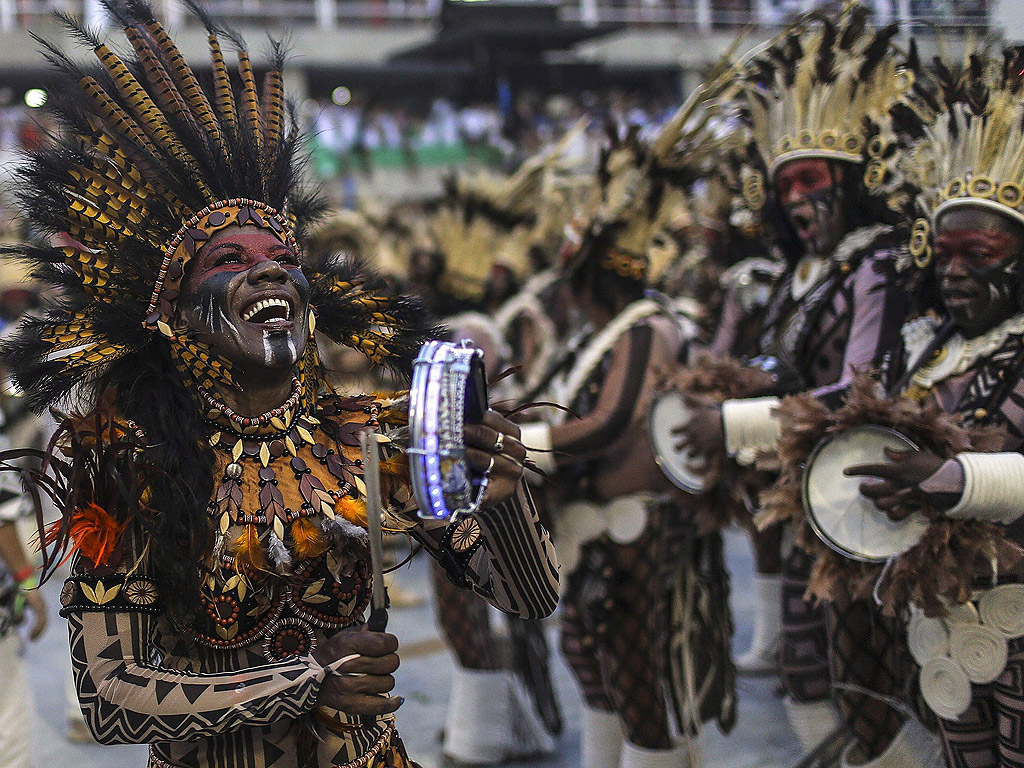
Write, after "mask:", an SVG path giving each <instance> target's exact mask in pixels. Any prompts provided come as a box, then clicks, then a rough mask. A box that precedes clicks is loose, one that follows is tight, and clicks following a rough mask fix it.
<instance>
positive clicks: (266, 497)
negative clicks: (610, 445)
mask: <svg viewBox="0 0 1024 768" xmlns="http://www.w3.org/2000/svg"><path fill="white" fill-rule="evenodd" d="M379 406H380V403H379V401H375V400H374V399H373V398H365V397H364V398H347V399H344V398H324V399H322V400H321V401H320V402H319V404H318V409H317V412H316V414H317V415H316V417H314V418H310V417H302V416H299V417H296V419H295V422H294V424H295V425H298V427H299V428H298V429H297V430H295V431H294V432H292V433H289V434H290V435H291V438H290V439H291V444H290V445H287V446H286V445H283V444H279V443H281V442H282V440H281V439H275V441H270V442H269V444H268V443H267V442H266V441H263V442H261V441H260V440H259V439H255V440H252V441H250V440H248V439H246V440H245V441H244V443H243V441H241V440H239V442H238V445H239V446H241V447H240V448H238V447H236V446H235V444H234V442H235V441H234V436H231V435H226V433H223V434H222V433H218V434H215V435H212V436H211V443H215V444H217V445H216V447H217V450H216V454H217V467H216V471H217V472H218V476H222V477H223V480H222V481H221V482H220V485H219V486H217V490H216V492H215V496H214V498H213V500H212V501H211V504H210V513H211V525H212V527H213V528H214V530H215V531H217V532H218V536H217V544H216V546H215V547H214V551H213V554H212V555H211V562H210V563H208V564H207V567H208V571H207V573H208V576H207V577H206V579H205V581H204V582H203V586H202V593H201V595H200V600H199V603H198V604H197V605H196V610H195V612H194V614H193V615H191V616H187V617H181V616H173V615H170V614H169V613H168V612H167V611H166V610H165V609H164V607H163V606H162V603H161V595H160V583H159V580H158V579H157V578H156V577H155V576H154V575H153V574H151V573H149V572H148V571H147V563H148V561H147V557H146V554H145V553H146V550H145V546H146V545H145V544H144V543H143V542H141V541H140V540H139V537H138V536H137V535H133V533H132V531H131V530H130V529H129V532H128V534H126V537H125V540H126V545H125V546H124V550H125V554H124V555H122V557H121V558H120V560H119V561H118V562H116V563H115V562H111V563H110V564H109V566H108V567H89V565H88V564H86V563H85V562H83V558H79V561H78V566H77V567H76V568H75V570H74V574H73V575H72V577H71V578H69V579H68V580H67V582H66V584H65V586H64V590H63V593H62V595H61V602H62V605H63V609H62V613H63V615H65V616H66V617H67V619H68V621H69V624H70V633H71V655H72V662H73V666H74V672H75V679H76V684H77V688H78V692H79V697H80V700H81V704H82V709H83V712H84V713H85V716H86V720H87V722H88V724H89V726H90V729H91V730H92V732H93V734H94V735H95V737H96V738H97V740H98V741H100V742H101V743H105V744H126V743H150V744H151V745H152V746H151V765H152V766H154V767H156V768H162V767H163V766H180V767H181V768H328V767H331V766H346V767H352V768H355V767H356V766H387V767H388V768H391V767H392V766H395V767H396V768H401V767H402V766H405V765H407V764H408V763H407V762H406V759H405V757H404V750H403V748H402V747H401V744H400V741H399V740H398V738H397V734H396V732H395V724H394V718H395V716H394V715H388V716H384V717H380V718H377V719H376V720H375V721H373V722H369V723H367V722H365V721H362V720H359V719H358V718H349V717H348V716H346V715H345V713H343V712H337V711H331V710H328V709H326V708H324V707H316V708H315V709H314V707H315V704H316V698H317V692H318V690H319V687H320V684H321V682H322V681H323V679H324V675H325V671H324V669H323V668H322V667H321V666H320V665H319V664H318V663H317V662H316V661H315V660H314V658H313V657H312V655H311V651H312V650H313V649H314V647H315V646H316V644H317V643H320V642H323V641H324V639H325V638H326V637H329V636H330V635H332V634H333V633H335V632H338V631H340V630H342V629H344V628H346V627H355V626H359V625H360V624H362V623H363V622H364V612H365V609H366V607H367V605H368V602H369V596H370V590H371V586H372V584H371V576H370V568H369V554H368V547H367V543H366V534H365V530H364V529H363V527H362V521H361V520H360V519H359V517H360V512H361V510H360V508H359V506H358V504H353V503H352V501H353V498H352V497H350V496H348V495H347V491H349V490H350V489H352V488H353V486H356V487H358V486H360V484H361V482H362V481H361V473H362V471H361V466H360V465H359V463H357V458H356V457H358V455H359V452H358V448H357V447H355V446H356V445H358V439H357V434H356V433H357V431H358V430H357V429H356V426H359V427H361V426H363V425H364V424H368V423H369V422H370V421H371V420H373V419H375V418H376V417H377V415H378V412H379ZM375 423H376V422H375ZM218 435H220V443H217V438H218ZM225 435H226V436H225ZM221 444H223V447H221ZM394 464H395V462H391V463H390V464H389V462H387V461H385V462H383V463H382V482H381V486H382V491H383V492H384V496H385V504H387V505H389V507H390V511H389V512H388V514H386V519H385V525H386V526H387V527H388V528H389V529H390V530H402V531H406V532H408V533H409V534H410V535H411V536H413V537H414V538H415V539H416V540H417V541H418V542H420V543H422V544H423V545H424V548H425V549H427V550H428V552H430V554H431V555H433V556H434V557H435V558H436V559H437V560H438V561H439V562H440V563H441V564H442V566H443V567H444V569H445V570H446V572H447V573H448V575H449V577H450V578H452V580H453V581H455V582H456V583H458V584H460V585H461V586H464V587H466V588H469V589H472V590H474V591H475V592H477V593H478V594H480V595H481V596H482V597H483V598H484V599H486V600H487V601H488V602H490V603H491V604H492V605H494V606H495V607H497V608H499V609H500V610H503V611H506V612H508V613H512V614H516V615H519V616H523V617H525V618H540V617H543V616H546V615H548V614H550V613H551V611H553V610H554V607H555V604H556V602H557V588H558V587H557V583H558V576H557V564H556V561H555V557H554V554H553V549H552V547H551V542H550V540H549V537H548V534H547V531H545V530H544V528H543V527H542V526H541V524H540V523H539V521H538V518H537V513H536V510H535V508H534V506H533V502H532V500H531V498H530V495H529V492H528V491H527V490H526V488H525V486H522V487H521V488H520V490H519V492H518V494H517V495H516V496H514V497H512V498H511V499H509V500H508V501H506V502H504V503H503V504H501V505H499V506H496V507H492V508H489V509H483V510H481V511H480V512H479V513H478V514H476V515H475V516H473V517H464V518H460V519H459V520H458V521H457V522H456V523H453V524H451V525H446V524H445V523H444V522H439V521H430V522H428V521H423V520H420V519H419V518H418V517H416V515H415V510H414V509H411V508H410V504H409V503H408V502H409V492H408V485H407V483H406V482H405V481H404V480H398V479H396V477H395V476H384V473H385V472H388V471H392V472H393V471H394V470H393V467H394ZM239 467H241V469H239ZM387 467H391V468H392V469H390V470H389V469H388V468H387ZM321 502H322V503H321ZM250 535H251V536H253V537H255V538H254V540H253V543H256V544H257V546H256V548H255V549H251V548H250V549H249V550H246V549H245V539H246V537H247V536H250ZM268 542H269V545H267V543H268ZM149 546H151V547H152V546H159V542H149ZM264 547H265V548H264ZM128 553H131V554H128ZM197 567H198V564H197Z"/></svg>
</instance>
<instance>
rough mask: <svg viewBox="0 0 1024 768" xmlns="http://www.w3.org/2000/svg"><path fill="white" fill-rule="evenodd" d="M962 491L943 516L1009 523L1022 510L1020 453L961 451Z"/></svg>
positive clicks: (1023, 481)
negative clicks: (957, 499)
mask: <svg viewBox="0 0 1024 768" xmlns="http://www.w3.org/2000/svg"><path fill="white" fill-rule="evenodd" d="M956 460H957V461H959V462H960V465H961V466H962V467H963V468H964V495H963V496H961V497H960V501H959V502H958V503H957V505H956V506H955V507H953V508H952V509H951V510H949V511H948V512H947V513H946V516H947V517H952V518H957V519H961V520H962V519H965V518H974V519H976V520H987V521H989V522H993V523H1003V524H1006V525H1009V524H1010V523H1012V522H1013V521H1014V520H1016V519H1017V518H1018V517H1020V516H1021V514H1024V456H1022V455H1021V454H1019V453H961V454H958V455H957V457H956Z"/></svg>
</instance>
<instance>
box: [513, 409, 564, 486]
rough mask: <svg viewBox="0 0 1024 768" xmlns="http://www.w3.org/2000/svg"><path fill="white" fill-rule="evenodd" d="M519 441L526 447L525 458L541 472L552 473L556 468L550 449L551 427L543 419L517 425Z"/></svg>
mask: <svg viewBox="0 0 1024 768" xmlns="http://www.w3.org/2000/svg"><path fill="white" fill-rule="evenodd" d="M519 429H520V431H521V433H522V434H521V435H520V437H519V440H520V442H522V444H523V445H524V446H525V447H526V459H527V461H532V462H533V463H534V464H536V465H537V468H538V469H540V470H541V471H543V472H548V473H552V472H554V471H555V470H556V469H558V465H557V464H556V463H555V454H554V453H553V452H552V451H551V427H550V426H548V425H547V424H545V423H544V422H543V421H532V422H530V423H529V424H521V425H520V427H519Z"/></svg>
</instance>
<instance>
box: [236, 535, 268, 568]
mask: <svg viewBox="0 0 1024 768" xmlns="http://www.w3.org/2000/svg"><path fill="white" fill-rule="evenodd" d="M232 549H233V551H232V554H233V555H234V556H235V571H236V572H238V573H241V572H242V571H249V572H253V571H267V570H269V568H268V567H267V556H266V555H265V554H264V553H263V544H262V543H261V542H260V532H259V531H258V530H256V526H255V525H247V526H245V527H244V528H243V529H242V532H241V533H240V534H239V535H238V538H237V539H235V542H234V546H233V548H232Z"/></svg>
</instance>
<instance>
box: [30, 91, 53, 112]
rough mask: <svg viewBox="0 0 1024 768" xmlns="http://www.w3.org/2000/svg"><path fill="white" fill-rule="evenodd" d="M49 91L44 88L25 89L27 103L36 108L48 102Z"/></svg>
mask: <svg viewBox="0 0 1024 768" xmlns="http://www.w3.org/2000/svg"><path fill="white" fill-rule="evenodd" d="M47 95H48V94H47V93H46V91H44V90H43V89H42V88H29V89H28V90H27V91H25V105H26V106H29V107H32V108H33V109H35V108H36V107H41V106H43V104H45V103H46V98H47Z"/></svg>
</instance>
